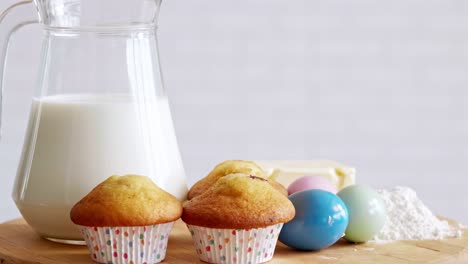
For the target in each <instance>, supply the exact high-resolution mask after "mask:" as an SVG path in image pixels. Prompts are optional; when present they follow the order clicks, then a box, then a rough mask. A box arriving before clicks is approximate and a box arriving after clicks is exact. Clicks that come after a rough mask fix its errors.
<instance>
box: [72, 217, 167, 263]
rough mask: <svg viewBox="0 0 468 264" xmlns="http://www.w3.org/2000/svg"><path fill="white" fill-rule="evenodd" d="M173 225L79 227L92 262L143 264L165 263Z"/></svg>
mask: <svg viewBox="0 0 468 264" xmlns="http://www.w3.org/2000/svg"><path fill="white" fill-rule="evenodd" d="M173 225H174V222H171V223H166V224H159V225H151V226H133V227H89V226H78V227H79V229H80V232H81V234H82V235H83V238H84V239H85V241H86V245H87V246H88V249H89V251H90V252H91V258H92V259H93V260H94V261H95V262H99V263H108V264H111V263H112V264H139V263H140V264H145V263H158V262H161V261H163V260H164V258H165V257H166V249H167V242H168V239H169V233H170V232H171V230H172V227H173Z"/></svg>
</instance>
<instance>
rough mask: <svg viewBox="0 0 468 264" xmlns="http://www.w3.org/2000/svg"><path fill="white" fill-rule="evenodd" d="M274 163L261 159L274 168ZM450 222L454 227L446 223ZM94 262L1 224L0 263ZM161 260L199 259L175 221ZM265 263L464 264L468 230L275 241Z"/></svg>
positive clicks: (78, 250) (17, 223) (289, 175)
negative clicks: (420, 237) (358, 240)
mask: <svg viewBox="0 0 468 264" xmlns="http://www.w3.org/2000/svg"><path fill="white" fill-rule="evenodd" d="M277 164H278V163H277V162H263V163H262V166H264V167H267V168H274V167H275V166H276V165H277ZM281 165H282V166H284V167H286V168H288V167H291V168H293V167H297V166H301V167H307V165H308V162H307V161H301V162H298V161H294V162H292V163H291V162H283V163H281ZM299 176H301V173H294V172H293V171H291V172H288V171H284V172H283V173H282V175H280V177H279V181H280V182H281V183H283V184H284V185H287V184H289V183H290V182H291V181H293V180H294V179H295V178H297V177H299ZM449 222H450V223H451V224H452V225H458V224H457V223H455V222H453V221H449ZM19 263H25V264H32V263H34V264H57V263H71V264H78V263H94V262H93V261H92V260H91V258H90V256H89V252H88V250H87V248H86V247H85V246H74V245H63V244H57V243H54V242H50V241H48V240H45V239H42V238H41V237H39V236H38V235H37V234H36V233H35V232H34V231H33V230H32V228H31V227H29V226H28V225H27V224H26V222H25V221H24V220H23V219H17V220H14V221H11V222H8V223H5V224H0V264H19ZM164 263H203V262H201V261H199V260H198V257H197V255H196V253H195V249H194V248H193V246H192V241H191V236H190V233H189V231H188V229H187V227H186V226H185V225H184V223H183V222H181V221H178V222H177V223H176V224H175V225H174V229H173V230H172V232H171V235H170V239H169V245H168V251H167V254H166V259H165V261H164ZM269 263H360V264H366V263H384V264H385V263H392V264H399V263H468V230H466V229H465V232H464V234H463V236H462V237H461V238H453V239H446V240H440V241H398V242H393V243H387V244H376V243H365V244H350V243H347V242H346V241H344V240H340V241H339V242H338V243H336V244H335V245H333V246H332V247H330V248H327V249H325V250H322V251H318V252H301V251H296V250H293V249H290V248H288V247H286V246H285V245H283V244H281V243H280V242H278V245H277V248H276V252H275V255H274V258H273V260H272V261H271V262H269Z"/></svg>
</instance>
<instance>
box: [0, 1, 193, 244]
mask: <svg viewBox="0 0 468 264" xmlns="http://www.w3.org/2000/svg"><path fill="white" fill-rule="evenodd" d="M159 7H160V0H122V1H115V0H35V1H34V2H33V1H23V2H19V3H17V4H15V5H14V6H12V7H10V8H9V9H7V10H6V11H5V12H4V13H3V14H2V15H0V22H2V24H1V25H0V26H2V28H1V30H2V31H0V34H2V35H0V41H1V42H4V43H1V42H0V44H3V47H4V49H3V50H1V51H0V62H2V61H5V63H4V64H0V65H1V66H0V74H3V72H4V69H3V68H2V67H4V66H5V65H6V61H7V56H6V53H7V47H8V40H9V38H10V36H11V35H12V34H13V33H14V32H15V31H16V30H18V29H19V28H21V27H23V26H25V25H28V24H31V23H40V24H41V25H42V29H43V46H42V54H41V63H40V66H39V67H38V68H39V73H38V76H39V78H38V82H37V90H36V93H35V96H34V98H32V107H31V113H30V120H29V125H28V129H27V133H26V137H25V142H24V148H23V153H22V157H21V159H20V164H19V168H18V172H17V176H16V182H15V185H14V190H13V199H14V201H15V202H16V205H17V207H18V209H19V210H20V212H21V214H22V215H23V217H24V219H25V220H26V221H27V222H28V223H29V224H30V225H31V226H32V227H33V228H34V229H35V230H36V231H37V232H38V233H39V234H40V235H41V236H43V237H44V238H47V239H49V240H53V241H59V242H67V243H73V242H78V241H79V240H82V238H81V236H80V234H79V232H78V231H77V229H75V227H74V226H73V225H72V223H71V221H70V220H69V212H70V209H71V207H72V206H73V205H74V204H75V203H76V202H77V201H78V200H79V199H81V198H82V197H83V196H85V195H86V194H87V193H88V192H89V191H90V190H91V189H92V188H93V187H95V186H96V185H97V184H98V183H100V182H101V181H103V180H105V179H106V178H107V177H108V176H111V175H124V174H140V175H146V176H149V177H151V178H152V179H153V180H154V182H155V183H156V184H157V185H158V186H160V187H161V188H163V189H165V190H166V191H168V192H170V193H171V194H173V195H175V196H176V197H178V198H179V199H181V200H182V199H184V197H185V195H186V192H187V186H186V180H185V173H184V169H183V166H182V161H181V157H180V154H179V149H178V146H177V141H176V136H175V132H174V127H173V124H172V117H171V113H170V109H169V104H168V99H167V96H166V93H165V91H164V88H163V80H162V76H161V70H160V64H159V55H158V45H157V37H156V23H157V18H158V12H159ZM15 13H16V14H15ZM37 15H38V16H37ZM3 79H4V78H3V76H2V75H0V87H1V86H2V85H1V84H2V83H1V81H2V80H3ZM2 88H3V87H2Z"/></svg>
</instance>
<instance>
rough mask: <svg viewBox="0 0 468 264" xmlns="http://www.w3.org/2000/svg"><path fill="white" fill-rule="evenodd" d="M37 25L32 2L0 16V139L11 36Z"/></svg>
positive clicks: (26, 0)
mask: <svg viewBox="0 0 468 264" xmlns="http://www.w3.org/2000/svg"><path fill="white" fill-rule="evenodd" d="M36 23H39V20H38V16H37V11H36V9H35V7H34V2H33V0H25V1H21V2H18V3H15V4H13V5H12V6H10V7H8V8H7V9H6V10H5V11H3V12H2V13H1V14H0V137H1V133H2V132H1V131H2V119H3V118H2V116H3V89H4V84H5V72H6V70H5V68H6V67H5V66H6V64H7V53H8V46H9V42H10V38H11V36H12V35H13V34H14V33H15V32H16V31H18V30H19V29H20V28H22V27H24V26H26V25H30V24H36Z"/></svg>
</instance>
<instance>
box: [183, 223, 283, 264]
mask: <svg viewBox="0 0 468 264" xmlns="http://www.w3.org/2000/svg"><path fill="white" fill-rule="evenodd" d="M187 227H188V228H189V230H190V233H191V235H192V240H193V245H194V246H195V250H196V251H197V254H198V257H199V258H200V260H202V261H204V262H209V263H224V264H228V263H235V264H256V263H263V262H267V261H269V260H271V259H272V258H273V254H274V252H275V247H276V242H277V240H278V236H279V233H280V231H281V228H282V227H283V224H277V225H273V226H268V227H265V228H255V229H249V230H246V229H216V228H206V227H200V226H193V225H187Z"/></svg>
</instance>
